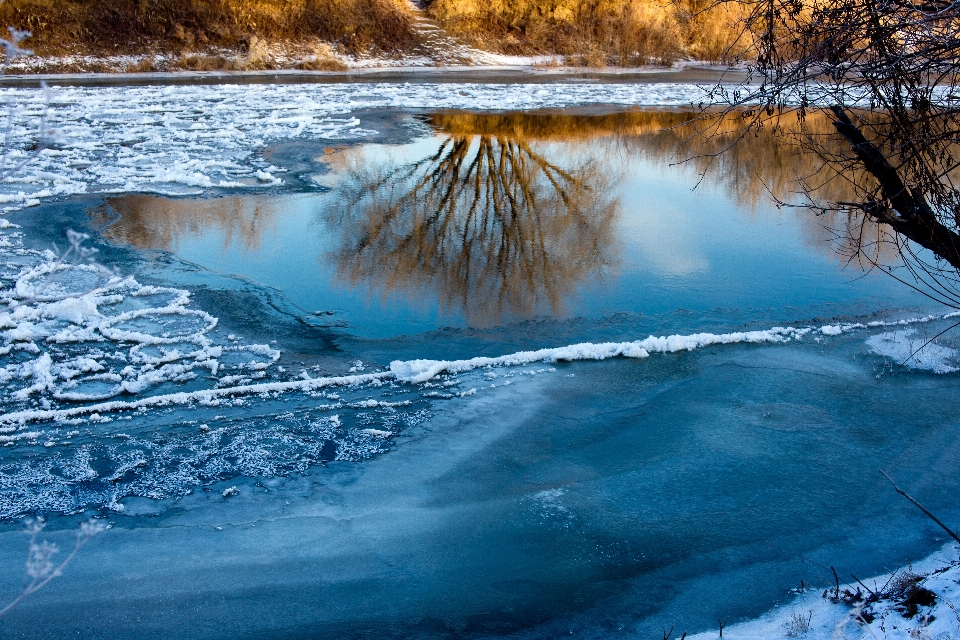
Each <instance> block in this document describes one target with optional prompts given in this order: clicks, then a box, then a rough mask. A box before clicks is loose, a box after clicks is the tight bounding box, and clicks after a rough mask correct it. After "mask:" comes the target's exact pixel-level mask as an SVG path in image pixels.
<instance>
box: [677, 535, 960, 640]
mask: <svg viewBox="0 0 960 640" xmlns="http://www.w3.org/2000/svg"><path fill="white" fill-rule="evenodd" d="M825 573H826V574H827V576H825V577H830V576H829V573H830V572H829V571H826V572H825ZM861 582H862V584H860V583H858V582H857V581H856V580H855V579H853V578H852V577H849V578H842V579H840V582H839V589H837V588H834V587H831V588H829V589H827V590H824V591H821V590H814V589H807V590H805V592H804V593H802V594H800V595H798V597H797V598H796V599H795V600H794V601H793V602H791V603H790V604H787V605H784V606H781V607H777V608H775V609H773V610H772V611H770V612H769V613H767V614H766V615H764V616H762V617H760V618H757V619H756V620H750V621H747V622H742V623H739V624H735V625H731V626H729V627H724V629H723V637H724V638H726V639H729V640H775V639H777V638H805V639H807V640H828V639H829V640H915V639H921V640H954V639H956V638H960V611H958V609H957V606H958V604H960V562H958V561H957V545H956V544H954V543H950V544H948V545H946V546H944V547H943V548H942V549H940V551H938V552H937V553H934V554H933V555H931V556H930V557H928V558H926V559H924V560H923V561H921V562H918V563H915V564H913V565H911V566H908V567H901V568H900V569H898V570H897V571H895V572H893V573H891V574H886V575H882V576H875V577H873V578H867V579H861ZM851 583H852V584H851ZM838 596H839V597H838ZM718 635H719V634H718V632H717V631H707V632H704V633H699V634H696V635H693V636H687V640H708V639H710V640H712V639H714V638H717V637H718Z"/></svg>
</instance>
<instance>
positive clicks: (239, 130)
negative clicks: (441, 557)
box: [0, 83, 705, 211]
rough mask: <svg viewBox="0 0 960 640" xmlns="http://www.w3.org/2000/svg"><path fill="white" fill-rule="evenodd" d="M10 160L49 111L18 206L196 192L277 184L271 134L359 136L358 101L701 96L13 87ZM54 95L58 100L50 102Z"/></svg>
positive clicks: (341, 87) (390, 104) (651, 89)
mask: <svg viewBox="0 0 960 640" xmlns="http://www.w3.org/2000/svg"><path fill="white" fill-rule="evenodd" d="M2 95H3V98H4V101H5V102H6V103H7V104H9V105H12V109H13V112H14V113H15V114H16V116H17V117H16V119H15V123H14V127H13V130H12V132H11V139H12V140H14V141H15V142H16V144H15V145H14V147H16V148H15V150H14V151H13V152H12V153H11V156H10V161H11V162H18V161H21V160H24V159H26V158H28V157H29V156H30V153H31V152H30V151H28V149H29V148H30V146H31V144H32V143H33V142H35V139H36V131H37V127H38V125H39V122H40V119H41V117H42V116H43V114H44V112H45V111H46V113H47V121H48V127H49V129H51V130H52V131H53V134H54V138H55V140H56V142H55V144H54V145H53V146H52V148H48V149H44V150H43V151H42V152H41V153H40V154H39V156H38V157H37V158H35V159H33V160H32V161H31V162H30V163H29V164H28V165H27V166H26V167H25V168H24V169H23V170H22V171H21V172H19V173H18V174H17V175H16V176H13V177H8V178H7V179H6V180H5V181H4V182H3V183H2V184H0V205H3V206H5V207H6V208H5V209H4V210H7V211H10V210H14V209H19V208H22V207H24V206H29V205H31V204H36V203H37V202H39V201H40V200H42V199H47V198H51V197H56V196H66V195H71V194H77V193H85V192H94V191H107V192H118V193H119V192H135V191H148V192H156V193H163V194H185V193H199V192H202V191H203V190H205V189H209V188H246V187H256V186H265V185H271V184H278V183H279V182H280V178H278V177H277V175H275V174H277V173H280V172H281V170H278V169H277V168H276V167H272V166H271V165H270V164H269V163H268V162H266V161H265V160H264V159H263V158H261V157H260V156H259V155H258V150H259V149H260V148H262V147H263V146H264V145H265V144H267V143H269V142H271V141H277V140H286V139H314V140H317V139H320V140H322V139H332V138H337V139H345V138H346V139H350V138H353V139H362V138H364V137H365V136H368V135H370V134H372V133H374V132H373V131H370V130H367V129H364V128H363V126H362V123H361V120H360V119H358V118H356V117H354V116H352V115H350V114H351V113H353V112H356V111H358V110H361V109H374V108H408V109H480V110H483V109H542V108H560V107H572V106H580V105H594V104H604V105H619V106H639V105H644V106H657V105H660V106H680V105H693V104H697V103H699V102H700V101H702V100H703V99H704V96H705V90H704V89H703V88H702V87H699V86H697V85H693V84H666V83H665V84H592V83H576V84H512V85H502V84H375V83H371V84H307V85H294V84H290V85H256V86H253V87H251V86H249V85H247V86H245V85H214V86H168V87H93V88H89V87H88V88H78V87H58V88H54V89H51V90H50V91H49V94H48V96H49V97H48V98H47V97H45V95H47V94H45V93H44V92H42V91H40V90H36V89H4V90H3V91H2ZM48 101H49V106H46V105H47V102H48Z"/></svg>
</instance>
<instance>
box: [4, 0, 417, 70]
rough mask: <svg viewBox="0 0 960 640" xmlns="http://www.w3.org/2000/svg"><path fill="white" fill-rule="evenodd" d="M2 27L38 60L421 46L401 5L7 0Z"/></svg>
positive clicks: (301, 0) (374, 1)
mask: <svg viewBox="0 0 960 640" xmlns="http://www.w3.org/2000/svg"><path fill="white" fill-rule="evenodd" d="M0 24H4V25H13V26H16V27H18V28H20V29H29V30H30V31H32V32H33V34H34V38H33V39H32V40H31V41H30V45H31V46H32V47H33V48H34V49H35V50H36V51H37V52H38V53H40V54H59V53H67V52H74V51H78V50H80V51H83V52H89V53H127V52H131V53H134V52H135V53H142V52H143V51H144V50H151V49H153V50H164V51H180V52H190V51H199V50H203V49H205V48H207V47H217V46H219V47H230V48H239V49H241V50H248V49H252V48H253V47H254V45H255V43H256V41H257V39H259V41H260V42H261V43H262V42H263V41H264V40H283V41H287V42H302V41H310V40H317V39H319V40H324V41H327V42H332V43H337V44H338V45H340V46H342V47H343V48H344V49H345V50H346V51H349V52H354V53H356V52H367V51H369V50H370V49H371V47H373V48H374V49H381V50H386V51H396V50H400V49H403V48H405V47H408V46H411V45H412V44H413V43H414V42H415V36H414V33H413V31H412V28H411V26H412V17H411V15H410V12H409V9H408V8H407V5H406V4H405V3H404V2H403V0H70V1H69V2H68V1H65V0H7V2H5V3H3V4H0ZM264 64H266V63H264ZM251 68H255V65H254V66H252V67H251ZM262 68H267V67H266V66H263V67H262Z"/></svg>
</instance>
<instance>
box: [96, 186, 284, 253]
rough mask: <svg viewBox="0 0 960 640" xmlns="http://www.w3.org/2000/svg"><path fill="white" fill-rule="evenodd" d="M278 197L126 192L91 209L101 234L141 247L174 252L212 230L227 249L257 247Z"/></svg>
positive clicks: (270, 225)
mask: <svg viewBox="0 0 960 640" xmlns="http://www.w3.org/2000/svg"><path fill="white" fill-rule="evenodd" d="M276 206H277V199H276V197H275V196H258V195H252V196H251V195H233V196H224V197H218V198H167V197H163V196H153V195H128V196H122V197H116V198H109V199H108V200H107V203H106V205H105V206H103V207H100V208H98V209H95V210H94V211H92V212H91V216H92V218H93V221H94V223H95V224H97V225H98V226H101V227H103V228H104V231H103V235H104V236H105V237H106V238H108V239H110V240H113V241H115V242H120V243H123V244H128V245H132V246H134V247H136V248H138V249H162V250H165V251H176V250H177V249H178V247H179V244H180V242H181V241H182V240H184V239H187V238H193V237H198V236H201V235H207V234H209V233H211V232H214V233H215V235H217V236H218V237H220V238H221V239H222V250H223V251H226V250H227V249H228V248H229V247H230V246H231V245H232V244H234V242H236V243H237V244H238V246H240V247H241V248H242V249H243V251H244V252H246V253H249V252H251V251H256V250H257V249H258V248H259V246H260V242H261V239H262V237H263V234H264V232H265V231H267V230H270V229H273V228H274V226H275V225H276V219H277V216H276Z"/></svg>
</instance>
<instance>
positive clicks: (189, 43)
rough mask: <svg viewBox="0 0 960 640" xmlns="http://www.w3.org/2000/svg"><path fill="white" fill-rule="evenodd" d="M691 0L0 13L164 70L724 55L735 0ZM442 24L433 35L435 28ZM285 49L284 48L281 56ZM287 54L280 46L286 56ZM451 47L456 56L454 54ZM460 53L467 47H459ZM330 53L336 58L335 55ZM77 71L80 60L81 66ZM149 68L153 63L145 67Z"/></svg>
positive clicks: (41, 35) (225, 4)
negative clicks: (727, 0) (498, 57)
mask: <svg viewBox="0 0 960 640" xmlns="http://www.w3.org/2000/svg"><path fill="white" fill-rule="evenodd" d="M699 4H700V0H682V1H681V2H679V3H672V2H671V3H666V2H662V1H661V0H599V1H588V0H492V1H491V2H484V3H481V2H478V1H477V0H431V1H429V2H425V3H421V5H414V4H411V3H408V2H406V1H405V0H139V1H138V2H132V1H131V0H74V1H72V2H69V3H64V2H61V1H60V0H8V1H7V2H5V3H3V4H0V24H5V25H12V26H15V27H17V28H19V29H27V30H30V31H31V32H32V33H33V34H34V37H33V38H32V39H31V40H30V41H29V45H30V46H31V47H32V48H33V49H34V50H35V51H36V53H37V54H38V55H39V56H41V57H54V56H60V57H63V56H67V55H74V56H77V55H79V56H94V57H101V58H106V57H109V56H117V55H128V56H141V57H142V56H144V55H145V54H151V55H153V54H158V55H162V56H165V58H166V59H168V60H172V61H173V62H172V63H170V64H168V65H164V66H169V67H170V68H171V69H194V70H213V69H226V70H244V69H270V68H283V67H284V65H283V64H282V63H280V62H277V59H278V56H277V55H275V52H276V51H277V50H278V49H279V50H283V51H288V52H289V51H293V52H295V55H293V58H296V59H297V60H298V62H296V63H294V64H293V66H294V67H297V66H299V67H300V68H314V69H335V68H337V67H338V65H342V63H343V60H344V59H346V58H358V57H360V58H363V57H366V58H371V57H373V58H375V57H398V56H400V57H402V56H408V57H409V56H420V57H423V58H426V59H433V60H438V61H441V63H443V62H449V60H450V57H451V54H455V55H460V56H461V57H464V52H469V49H470V48H473V49H479V50H482V51H488V52H493V53H497V54H506V55H521V56H553V57H554V60H555V63H557V64H572V65H577V66H591V67H599V66H607V65H619V66H635V65H644V64H651V63H653V64H662V63H670V62H674V61H676V60H681V59H694V60H704V61H718V62H726V61H729V60H731V59H732V58H733V56H734V55H735V54H736V53H737V52H738V51H739V49H741V48H742V47H741V39H740V38H738V36H737V35H736V34H737V33H738V32H737V30H736V28H735V25H736V23H737V20H738V19H739V18H740V15H739V10H738V6H739V5H729V6H721V7H716V8H712V9H709V10H706V9H705V8H704V7H701V6H699ZM438 35H439V37H438ZM280 57H283V56H280ZM288 57H289V56H288ZM454 57H455V56H454ZM467 57H469V56H467ZM338 61H339V62H338ZM78 70H80V69H78ZM128 70H134V71H150V70H154V69H153V68H151V64H150V63H145V64H144V67H143V68H136V69H128Z"/></svg>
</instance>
